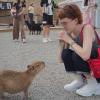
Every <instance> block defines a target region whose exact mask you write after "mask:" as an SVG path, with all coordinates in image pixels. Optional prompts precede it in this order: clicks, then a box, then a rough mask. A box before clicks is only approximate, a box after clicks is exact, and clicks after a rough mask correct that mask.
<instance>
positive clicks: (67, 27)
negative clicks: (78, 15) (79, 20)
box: [60, 18, 76, 33]
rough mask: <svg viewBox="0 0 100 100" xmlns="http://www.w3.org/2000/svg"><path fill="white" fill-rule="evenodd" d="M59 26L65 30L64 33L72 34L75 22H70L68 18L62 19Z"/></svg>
mask: <svg viewBox="0 0 100 100" xmlns="http://www.w3.org/2000/svg"><path fill="white" fill-rule="evenodd" d="M60 23H61V25H62V26H63V28H64V29H65V31H66V32H68V33H72V32H73V30H74V28H75V26H76V20H75V19H74V20H72V19H69V18H63V19H61V20H60Z"/></svg>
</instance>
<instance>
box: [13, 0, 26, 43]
mask: <svg viewBox="0 0 100 100" xmlns="http://www.w3.org/2000/svg"><path fill="white" fill-rule="evenodd" d="M13 6H14V7H15V8H16V14H15V16H13V40H14V41H18V39H19V31H20V30H21V40H22V42H23V43H25V42H26V36H25V32H24V23H25V22H24V13H25V8H26V2H25V0H24V1H20V0H17V2H16V3H14V4H13Z"/></svg>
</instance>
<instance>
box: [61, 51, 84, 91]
mask: <svg viewBox="0 0 100 100" xmlns="http://www.w3.org/2000/svg"><path fill="white" fill-rule="evenodd" d="M73 53H74V52H73V51H72V50H70V49H64V50H63V51H62V60H63V62H64V65H65V69H66V71H67V72H73V71H74V75H75V76H76V80H74V81H72V82H71V83H70V84H66V85H65V86H64V89H65V90H66V91H74V90H77V89H78V88H80V87H82V86H83V85H84V82H85V81H84V77H83V75H82V74H77V73H75V72H76V68H75V66H74V63H73V59H72V55H73Z"/></svg>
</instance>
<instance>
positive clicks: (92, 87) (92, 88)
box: [76, 77, 100, 97]
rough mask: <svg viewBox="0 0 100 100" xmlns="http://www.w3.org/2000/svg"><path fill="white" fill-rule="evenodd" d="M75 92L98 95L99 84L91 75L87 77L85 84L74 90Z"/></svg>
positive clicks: (99, 92) (99, 93)
mask: <svg viewBox="0 0 100 100" xmlns="http://www.w3.org/2000/svg"><path fill="white" fill-rule="evenodd" d="M76 94H78V95H81V96H85V97H88V96H92V95H100V84H99V83H97V81H96V79H95V78H93V77H91V78H89V79H87V84H86V85H85V86H83V87H82V88H80V89H78V90H76Z"/></svg>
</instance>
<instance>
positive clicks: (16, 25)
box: [13, 18, 19, 40]
mask: <svg viewBox="0 0 100 100" xmlns="http://www.w3.org/2000/svg"><path fill="white" fill-rule="evenodd" d="M15 39H17V40H18V39H19V19H18V18H17V19H16V18H13V40H15Z"/></svg>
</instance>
